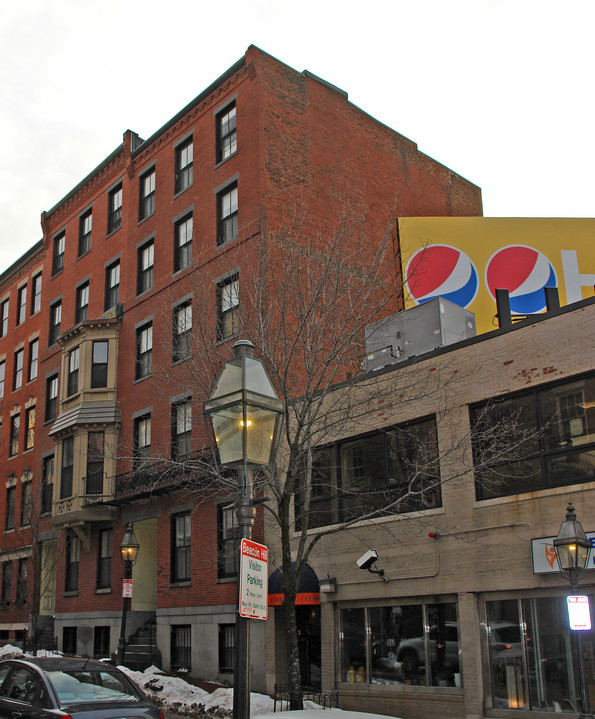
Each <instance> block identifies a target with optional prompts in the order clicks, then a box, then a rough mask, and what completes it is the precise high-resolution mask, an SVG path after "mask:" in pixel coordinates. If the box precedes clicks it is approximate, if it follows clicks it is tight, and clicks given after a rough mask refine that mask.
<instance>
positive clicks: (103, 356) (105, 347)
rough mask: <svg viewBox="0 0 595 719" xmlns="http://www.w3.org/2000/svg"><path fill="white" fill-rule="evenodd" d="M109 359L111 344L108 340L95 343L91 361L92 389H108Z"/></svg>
mask: <svg viewBox="0 0 595 719" xmlns="http://www.w3.org/2000/svg"><path fill="white" fill-rule="evenodd" d="M108 358H109V343H108V341H107V340H96V341H95V342H93V354H92V359H91V387H92V388H94V389H95V388H101V387H107V367H108Z"/></svg>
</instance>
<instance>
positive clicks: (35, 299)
mask: <svg viewBox="0 0 595 719" xmlns="http://www.w3.org/2000/svg"><path fill="white" fill-rule="evenodd" d="M41 279H42V276H41V273H40V274H38V275H35V277H34V278H33V280H32V290H31V314H32V315H34V314H36V313H37V312H39V310H40V309H41Z"/></svg>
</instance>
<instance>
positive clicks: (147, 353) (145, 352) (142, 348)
mask: <svg viewBox="0 0 595 719" xmlns="http://www.w3.org/2000/svg"><path fill="white" fill-rule="evenodd" d="M152 369H153V323H152V322H148V323H147V324H146V325H143V326H142V327H139V328H138V329H137V330H136V376H135V379H142V378H143V377H148V376H149V375H150V374H151V371H152Z"/></svg>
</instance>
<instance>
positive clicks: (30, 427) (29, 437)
mask: <svg viewBox="0 0 595 719" xmlns="http://www.w3.org/2000/svg"><path fill="white" fill-rule="evenodd" d="M25 422H26V429H25V449H32V448H33V445H34V442H35V407H28V408H27V410H26V412H25Z"/></svg>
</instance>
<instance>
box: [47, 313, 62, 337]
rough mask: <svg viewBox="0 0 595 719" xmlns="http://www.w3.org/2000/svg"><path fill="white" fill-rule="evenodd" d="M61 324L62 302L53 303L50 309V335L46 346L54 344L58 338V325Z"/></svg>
mask: <svg viewBox="0 0 595 719" xmlns="http://www.w3.org/2000/svg"><path fill="white" fill-rule="evenodd" d="M61 322H62V302H54V304H53V305H52V306H51V307H50V333H49V342H48V346H49V347H51V346H52V345H54V344H56V342H57V341H58V337H59V336H60V323H61Z"/></svg>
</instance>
